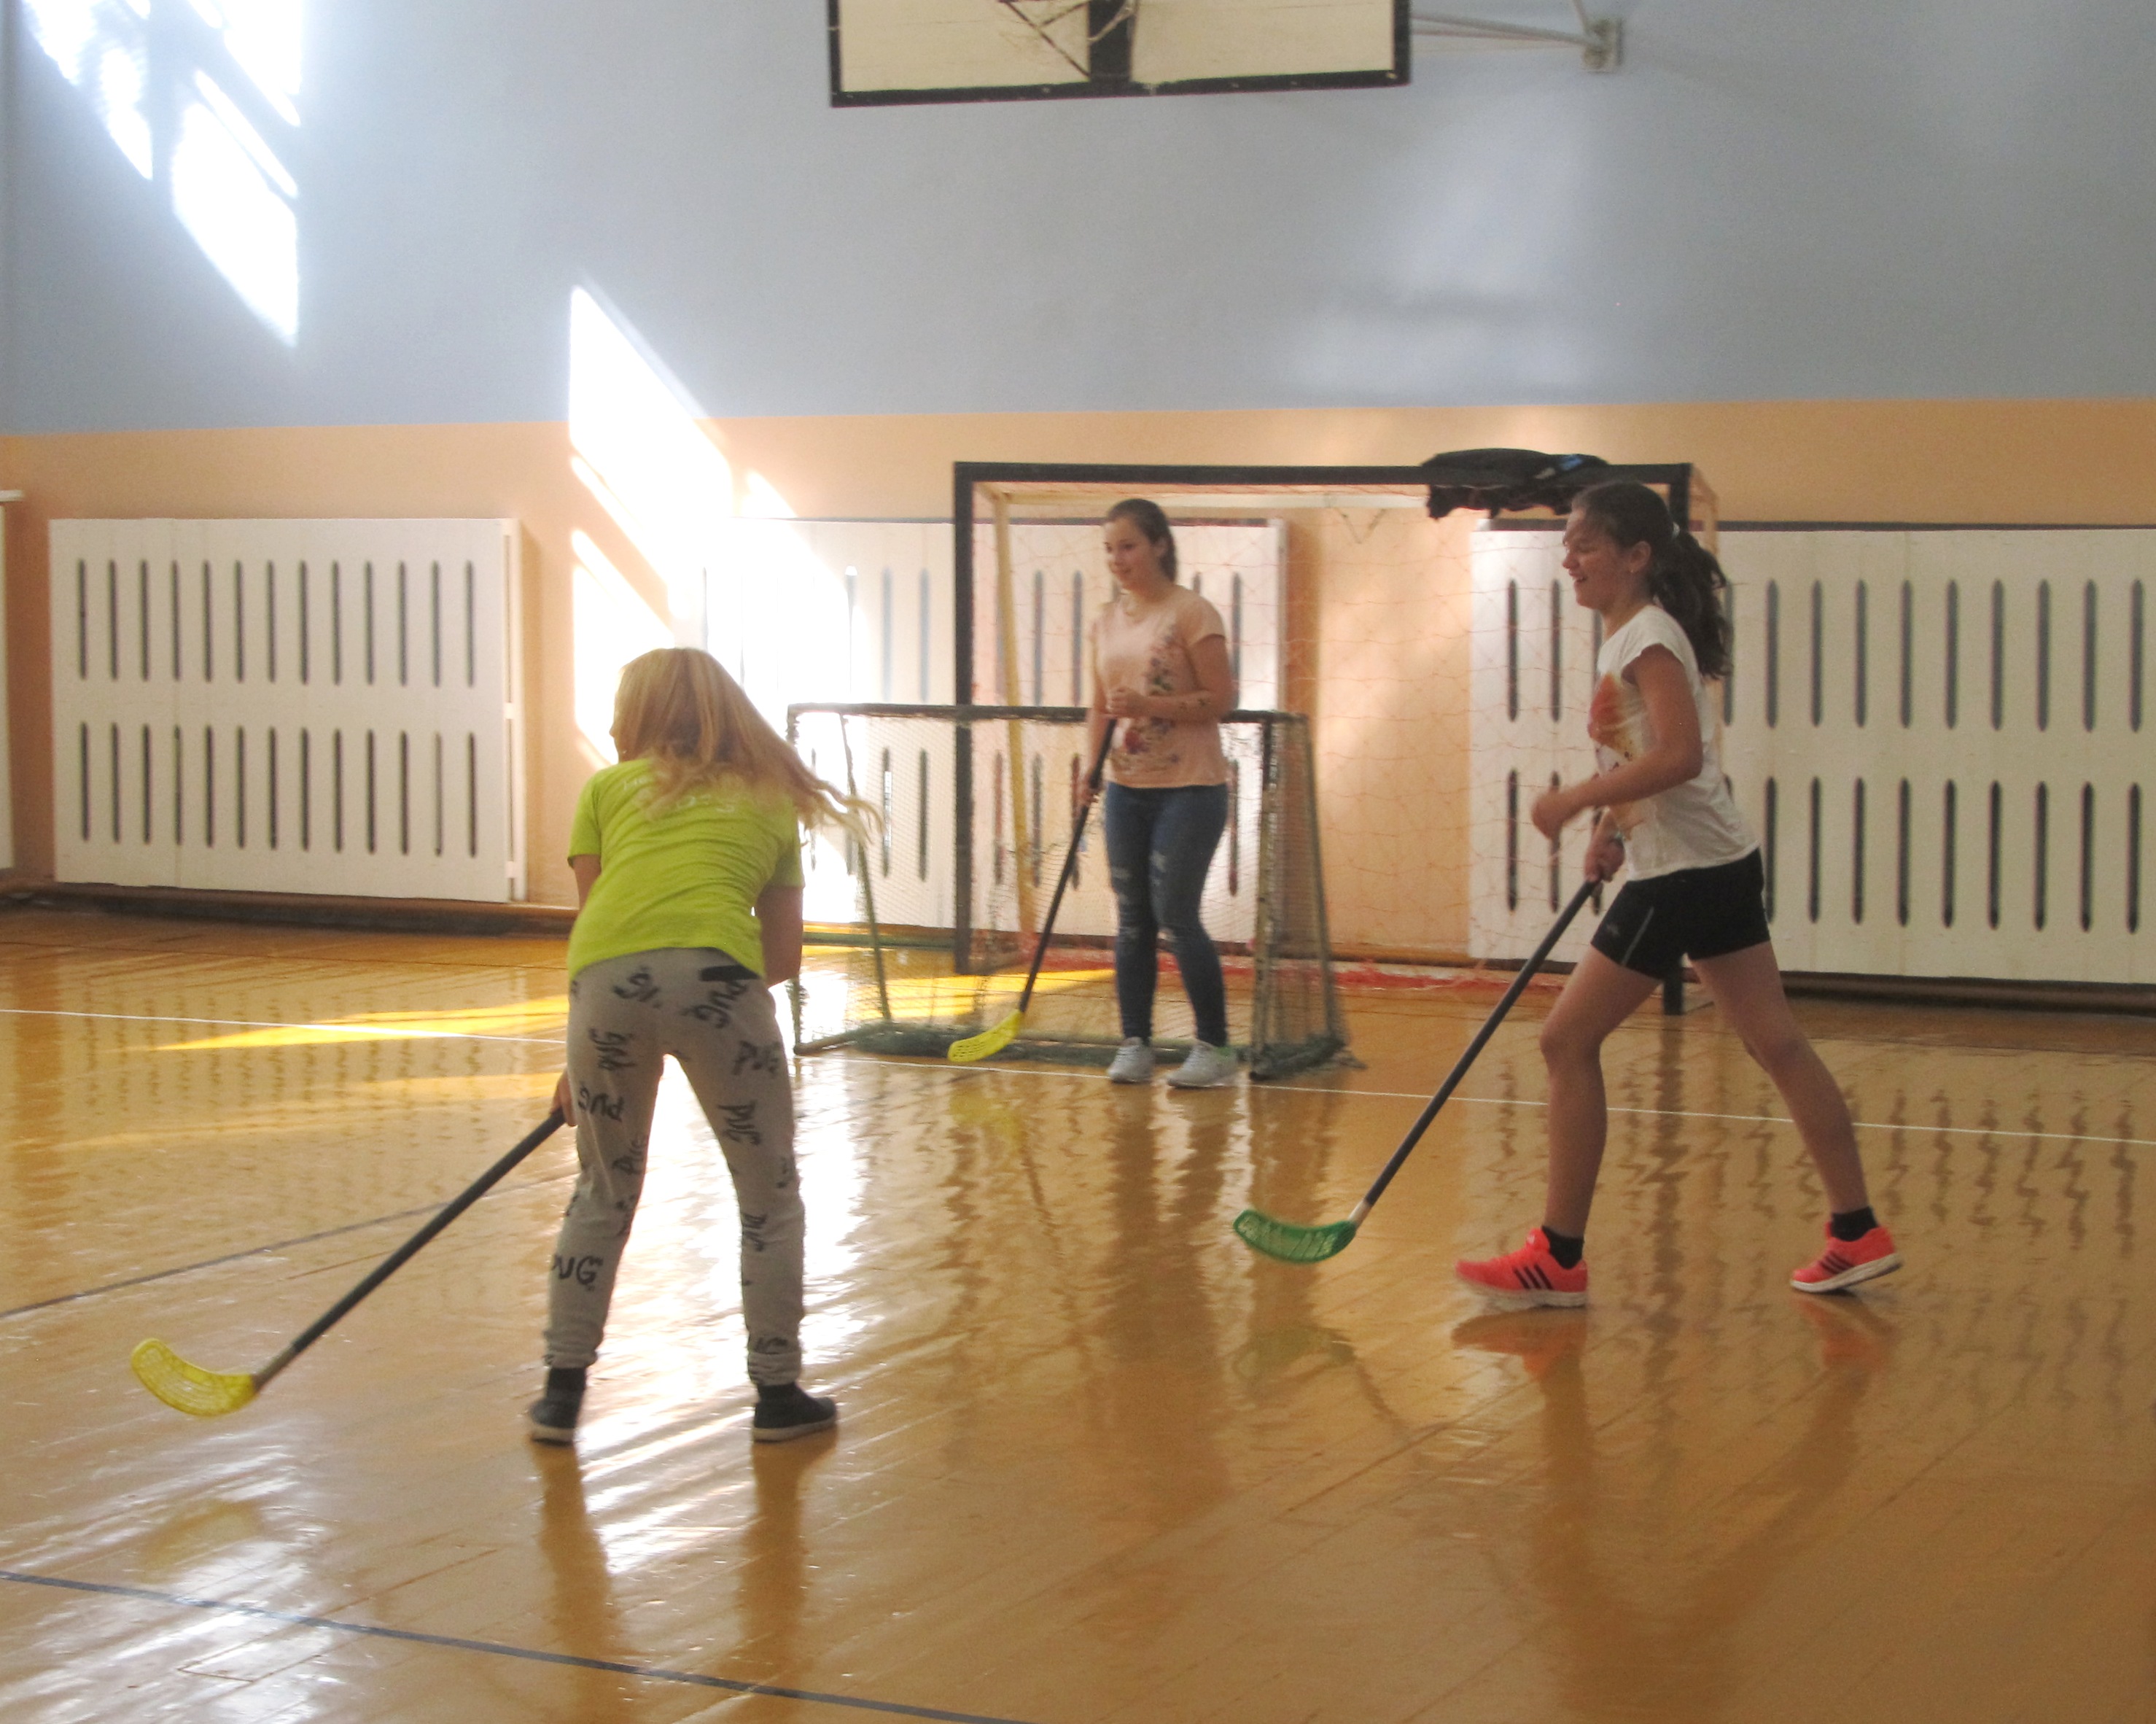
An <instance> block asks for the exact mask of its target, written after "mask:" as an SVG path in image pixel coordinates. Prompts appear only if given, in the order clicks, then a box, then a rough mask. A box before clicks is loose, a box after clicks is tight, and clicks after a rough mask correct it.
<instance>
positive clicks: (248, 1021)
mask: <svg viewBox="0 0 2156 1724" xmlns="http://www.w3.org/2000/svg"><path fill="white" fill-rule="evenodd" d="M0 1017H86V1018H94V1019H95V1020H97V1021H98V1022H105V1023H116V1024H202V1025H207V1026H208V1027H210V1028H212V1029H223V1030H325V1031H328V1032H332V1033H334V1034H336V1035H340V1036H378V1037H381V1038H382V1039H383V1040H384V1041H392V1042H536V1043H538V1044H539V1045H540V1046H542V1047H561V1046H562V1045H563V1043H562V1042H559V1041H556V1040H555V1039H553V1038H552V1037H547V1036H490V1035H487V1034H485V1032H482V1031H479V1030H423V1029H418V1028H399V1027H397V1026H396V1025H394V1024H305V1023H272V1022H266V1021H264V1020H262V1019H259V1018H246V1017H165V1016H156V1015H144V1014H140V1013H135V1012H126V1011H57V1010H54V1009H52V1008H50V1007H47V1006H0Z"/></svg>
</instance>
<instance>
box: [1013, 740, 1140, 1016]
mask: <svg viewBox="0 0 2156 1724" xmlns="http://www.w3.org/2000/svg"><path fill="white" fill-rule="evenodd" d="M1115 741H1116V720H1114V719H1113V718H1111V719H1109V720H1108V728H1106V730H1104V731H1102V732H1101V751H1100V753H1098V754H1096V755H1094V756H1093V769H1092V770H1091V772H1089V773H1088V774H1086V791H1087V792H1088V794H1087V795H1086V805H1085V806H1084V807H1083V808H1081V809H1080V810H1079V811H1078V818H1077V819H1076V820H1075V821H1072V822H1071V824H1070V848H1069V849H1068V850H1066V851H1065V852H1064V853H1063V872H1061V873H1060V874H1058V875H1057V876H1056V877H1055V897H1053V898H1050V899H1049V901H1048V916H1047V919H1045V921H1043V922H1042V923H1041V924H1040V939H1039V942H1038V943H1037V944H1035V945H1034V949H1033V968H1032V969H1030V970H1027V971H1026V973H1025V991H1024V993H1022V994H1020V995H1019V996H1018V1009H1019V1016H1021V1017H1022V1016H1024V1015H1025V1008H1026V1007H1027V1006H1030V1005H1031V1004H1032V1003H1033V985H1034V983H1035V982H1037V981H1039V980H1040V960H1042V959H1043V958H1045V957H1046V956H1047V955H1048V937H1049V935H1050V934H1053V933H1055V917H1056V913H1057V912H1058V911H1060V909H1061V908H1063V894H1064V893H1065V890H1067V889H1068V888H1069V887H1070V876H1071V875H1072V873H1073V872H1075V871H1076V869H1077V867H1078V841H1079V840H1080V839H1081V838H1083V837H1084V836H1086V816H1088V815H1090V814H1091V813H1092V811H1093V801H1094V799H1095V798H1096V797H1097V796H1098V795H1100V794H1101V773H1102V772H1103V771H1104V770H1105V769H1106V767H1107V764H1108V750H1109V749H1111V748H1112V747H1113V746H1114V745H1115Z"/></svg>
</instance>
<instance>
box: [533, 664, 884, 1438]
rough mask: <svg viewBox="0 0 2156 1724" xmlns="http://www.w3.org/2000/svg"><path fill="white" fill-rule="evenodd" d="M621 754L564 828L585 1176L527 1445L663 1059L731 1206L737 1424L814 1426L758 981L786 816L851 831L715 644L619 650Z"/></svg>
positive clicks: (787, 963) (562, 1404)
mask: <svg viewBox="0 0 2156 1724" xmlns="http://www.w3.org/2000/svg"><path fill="white" fill-rule="evenodd" d="M613 740H614V747H615V749H616V751H617V753H618V754H619V757H620V758H619V764H617V765H613V766H608V767H605V768H603V769H601V770H599V771H598V772H596V773H594V774H593V775H592V777H591V779H590V780H589V781H588V783H587V784H586V785H584V789H583V795H581V796H580V797H578V799H577V812H576V818H575V820H574V821H573V823H572V826H571V827H570V836H569V867H570V868H571V870H572V872H574V873H575V875H576V877H577V921H576V925H575V927H574V928H573V929H572V930H571V932H570V935H569V954H568V965H569V1049H568V1068H567V1070H566V1071H565V1072H563V1073H562V1080H561V1083H560V1084H559V1085H558V1086H557V1088H556V1091H555V1104H556V1105H557V1107H559V1108H560V1109H562V1114H563V1116H564V1117H565V1118H566V1119H568V1120H569V1121H570V1122H571V1123H572V1124H574V1125H575V1126H576V1128H577V1161H578V1164H579V1166H580V1167H581V1170H582V1171H581V1173H580V1175H579V1176H578V1178H577V1189H576V1191H575V1194H574V1195H573V1196H572V1197H571V1198H570V1200H569V1207H568V1212H567V1214H566V1215H564V1216H563V1217H562V1232H561V1237H560V1239H559V1241H558V1242H557V1244H556V1246H555V1248H554V1265H553V1278H552V1283H551V1294H550V1298H549V1301H548V1310H547V1358H546V1362H547V1382H546V1387H545V1390H544V1392H542V1395H541V1396H540V1397H539V1399H538V1400H537V1401H536V1402H533V1403H532V1405H531V1434H532V1436H533V1437H534V1438H536V1439H537V1440H539V1441H541V1442H542V1443H567V1442H571V1441H572V1440H573V1439H574V1438H575V1435H576V1426H577V1413H578V1412H579V1411H580V1409H581V1408H582V1405H583V1394H584V1379H585V1373H586V1372H587V1371H588V1369H589V1368H590V1366H591V1365H592V1363H593V1361H594V1360H595V1359H597V1357H598V1347H599V1341H600V1338H601V1336H602V1335H603V1333H604V1330H605V1328H606V1318H607V1308H608V1304H609V1303H610V1301H611V1300H612V1298H613V1283H614V1275H615V1272H616V1271H617V1270H618V1269H619V1267H620V1263H621V1256H622V1252H623V1250H624V1248H626V1246H627V1244H628V1242H629V1227H630V1224H631V1222H633V1221H634V1219H635V1215H636V1204H637V1199H638V1197H639V1195H640V1194H641V1191H642V1189H643V1185H644V1161H645V1157H646V1154H647V1151H648V1149H649V1143H650V1136H651V1118H652V1109H653V1104H654V1101H655V1099H656V1098H657V1095H658V1091H659V1078H660V1068H661V1067H662V1066H663V1064H664V1063H665V1058H666V1056H667V1055H669V1054H671V1055H672V1056H673V1057H674V1058H675V1061H676V1062H678V1063H679V1064H680V1067H681V1069H682V1072H683V1073H684V1074H685V1076H686V1077H687V1078H688V1079H689V1084H690V1088H691V1089H693V1090H694V1091H695V1092H696V1100H697V1103H698V1104H699V1105H700V1106H701V1108H702V1109H703V1110H704V1117H705V1118H706V1119H708V1120H709V1121H710V1122H711V1130H712V1132H713V1133H714V1134H715V1135H716V1137H717V1139H718V1141H719V1146H720V1148H721V1150H722V1151H723V1152H724V1153H725V1155H726V1166H727V1170H728V1171H730V1172H731V1174H732V1176H733V1182H734V1194H735V1197H737V1200H738V1202H739V1204H740V1207H741V1227H742V1241H741V1274H742V1315H743V1317H744V1319H745V1320H746V1321H747V1327H748V1375H749V1379H750V1381H751V1382H753V1383H754V1384H755V1385H756V1388H757V1405H756V1413H755V1416H754V1418H753V1420H752V1427H751V1434H752V1436H753V1437H754V1438H755V1439H756V1440H757V1442H760V1443H770V1442H783V1441H785V1440H787V1439H788V1438H794V1437H805V1436H808V1435H809V1434H810V1433H814V1432H817V1431H824V1430H829V1428H831V1427H832V1426H833V1425H834V1424H835V1423H837V1422H838V1416H839V1414H838V1408H837V1406H836V1404H835V1403H834V1402H832V1401H830V1400H829V1399H828V1398H825V1397H819V1396H814V1395H810V1394H808V1393H805V1392H803V1390H802V1388H801V1387H800V1385H799V1382H798V1378H799V1376H800V1372H801V1258H802V1231H803V1216H802V1207H801V1190H800V1179H799V1176H798V1171H797V1170H796V1168H795V1166H794V1160H793V1088H792V1085H791V1083H790V1082H789V1079H788V1072H787V1068H786V1054H785V1046H784V1043H783V1042H782V1041H781V1039H780V1037H779V1032H778V1017H777V1015H776V1013H775V1011H773V1005H772V998H771V992H770V991H771V989H773V987H775V986H778V984H779V983H781V982H783V981H787V980H791V979H792V978H793V977H794V976H795V975H798V974H799V973H800V969H801V831H800V829H801V827H802V826H804V825H808V826H814V825H819V824H831V823H835V824H838V825H841V826H846V827H848V828H850V829H852V830H854V831H856V832H858V831H859V830H860V819H861V816H862V814H863V811H862V810H861V808H860V805H859V804H857V803H855V802H854V801H852V800H850V799H849V798H847V797H845V796H844V795H841V794H840V793H839V791H837V790H834V788H832V786H830V785H827V784H825V783H824V782H823V781H822V780H820V779H819V778H817V777H816V776H815V775H814V774H812V773H811V772H810V771H809V770H808V768H807V767H805V766H804V765H803V764H802V763H801V759H800V757H799V756H798V755H797V754H795V753H794V752H793V749H791V748H790V747H788V744H786V742H785V740H784V739H783V738H781V737H780V736H779V735H778V733H777V732H776V731H774V730H773V729H772V728H771V727H770V725H768V724H767V723H765V722H764V720H763V718H762V714H760V713H757V710H756V708H754V707H753V706H752V705H751V704H750V703H749V700H748V697H747V695H745V694H743V693H742V689H741V686H740V685H739V684H738V683H737V682H735V681H734V679H733V678H732V677H729V676H728V675H727V674H726V672H725V671H724V670H723V669H722V668H721V666H720V665H719V662H718V661H717V660H716V659H714V658H713V657H712V656H711V655H710V654H709V653H706V652H701V651H697V650H696V649H695V648H693V647H665V648H662V649H660V651H656V652H647V653H645V654H644V656H642V657H641V658H639V659H635V660H634V661H631V662H630V663H629V665H628V666H625V667H624V670H623V672H622V677H621V686H620V688H619V692H617V694H616V696H615V698H614V721H613Z"/></svg>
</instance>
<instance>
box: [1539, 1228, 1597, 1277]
mask: <svg viewBox="0 0 2156 1724" xmlns="http://www.w3.org/2000/svg"><path fill="white" fill-rule="evenodd" d="M1543 1238H1545V1239H1547V1240H1548V1242H1549V1248H1550V1255H1551V1256H1552V1257H1553V1258H1556V1259H1557V1262H1558V1268H1559V1269H1578V1267H1579V1260H1580V1258H1582V1257H1584V1256H1585V1255H1586V1253H1587V1236H1586V1235H1585V1234H1584V1233H1559V1232H1558V1230H1557V1229H1556V1228H1555V1227H1551V1226H1549V1225H1548V1223H1547V1222H1545V1223H1544V1224H1543Z"/></svg>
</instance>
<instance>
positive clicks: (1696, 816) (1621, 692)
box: [1587, 605, 1759, 880]
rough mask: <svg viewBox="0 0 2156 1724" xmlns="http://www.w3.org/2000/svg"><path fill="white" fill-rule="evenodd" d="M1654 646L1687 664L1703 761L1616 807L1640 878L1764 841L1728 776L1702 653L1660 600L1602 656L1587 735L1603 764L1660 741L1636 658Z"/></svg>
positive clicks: (1730, 858)
mask: <svg viewBox="0 0 2156 1724" xmlns="http://www.w3.org/2000/svg"><path fill="white" fill-rule="evenodd" d="M1650 646H1661V647H1665V648H1666V649H1667V650H1668V651H1670V652H1671V653H1672V654H1673V655H1674V656H1676V661H1677V662H1678V663H1679V664H1681V665H1682V666H1684V673H1685V687H1686V688H1688V689H1689V690H1690V691H1691V703H1692V709H1693V711H1695V712H1696V713H1698V715H1699V740H1700V764H1699V771H1698V774H1697V775H1696V776H1694V777H1692V778H1691V779H1689V780H1686V782H1685V783H1683V784H1681V785H1672V786H1671V788H1670V789H1668V790H1664V791H1662V792H1661V794H1660V795H1654V796H1648V797H1645V798H1644V799H1642V800H1640V801H1637V802H1619V803H1614V804H1612V805H1611V806H1610V814H1611V815H1612V816H1613V817H1614V819H1615V820H1616V822H1617V826H1618V830H1619V831H1621V832H1623V833H1624V835H1625V858H1626V860H1627V861H1628V862H1630V865H1631V870H1632V877H1633V878H1634V879H1635V880H1651V879H1653V878H1654V877H1655V876H1656V875H1658V874H1673V873H1676V872H1677V871H1678V870H1679V869H1680V868H1711V867H1717V866H1718V865H1719V864H1721V863H1722V862H1738V861H1740V860H1741V859H1743V857H1748V856H1749V855H1750V854H1751V853H1752V852H1753V851H1755V850H1757V849H1758V847H1759V842H1758V839H1756V838H1754V837H1753V836H1752V829H1751V828H1750V827H1749V826H1746V825H1745V824H1744V816H1743V815H1742V814H1740V813H1738V810H1737V799H1736V798H1735V797H1734V796H1732V795H1730V793H1729V780H1728V779H1727V778H1726V777H1725V776H1724V775H1723V774H1722V727H1721V723H1720V720H1719V717H1718V715H1717V713H1716V712H1715V710H1714V702H1713V701H1712V699H1711V698H1710V697H1708V694H1707V685H1706V683H1705V682H1703V681H1702V679H1701V677H1700V674H1699V658H1698V656H1697V654H1696V653H1694V652H1693V651H1692V650H1691V641H1690V640H1688V639H1687V638H1686V635H1685V631H1684V630H1683V628H1682V627H1681V625H1679V623H1678V622H1677V620H1676V618H1675V617H1673V616H1671V615H1670V614H1669V612H1667V611H1666V610H1663V609H1662V608H1661V606H1660V605H1645V606H1644V607H1642V609H1641V610H1640V612H1639V614H1638V615H1635V616H1634V617H1632V618H1631V619H1630V620H1629V621H1627V622H1626V623H1625V625H1624V626H1623V627H1622V628H1620V629H1616V630H1613V631H1612V632H1611V634H1610V636H1609V639H1608V640H1606V641H1604V642H1603V643H1602V651H1600V652H1599V653H1598V654H1596V655H1595V659H1594V672H1595V679H1594V699H1593V700H1592V701H1591V702H1589V705H1588V712H1587V733H1588V735H1589V736H1590V737H1592V738H1594V754H1595V759H1596V761H1597V763H1598V764H1599V767H1600V769H1601V770H1603V771H1604V772H1608V771H1609V770H1610V769H1612V768H1613V767H1617V766H1621V765H1623V764H1625V762H1626V761H1627V760H1632V759H1637V758H1638V757H1639V756H1640V754H1644V753H1645V751H1646V750H1647V749H1650V748H1652V747H1653V746H1654V745H1655V729H1654V725H1653V723H1651V721H1650V719H1649V718H1648V716H1647V703H1646V702H1645V699H1644V698H1642V697H1641V696H1640V691H1639V688H1638V687H1637V686H1636V685H1635V683H1634V682H1633V681H1632V677H1631V669H1632V665H1633V663H1634V661H1635V660H1637V659H1638V657H1639V656H1640V654H1641V653H1643V652H1645V651H1646V650H1647V649H1648V648H1649V647H1650Z"/></svg>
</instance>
